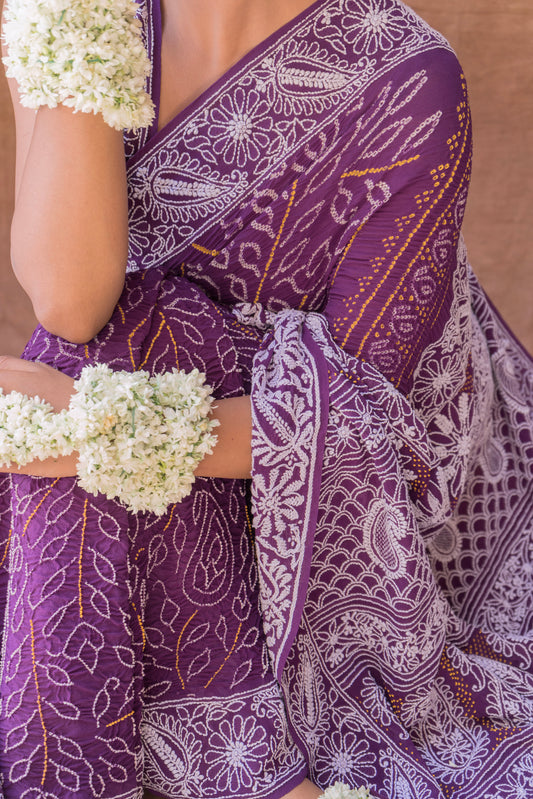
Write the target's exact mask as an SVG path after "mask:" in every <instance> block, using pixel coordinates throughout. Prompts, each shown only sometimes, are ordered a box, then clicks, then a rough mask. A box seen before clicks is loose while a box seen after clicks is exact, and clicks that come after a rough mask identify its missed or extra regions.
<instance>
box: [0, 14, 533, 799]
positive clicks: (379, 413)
mask: <svg viewBox="0 0 533 799" xmlns="http://www.w3.org/2000/svg"><path fill="white" fill-rule="evenodd" d="M140 13H141V17H142V20H143V25H144V32H145V36H146V45H147V47H148V50H149V52H150V55H151V57H152V60H153V64H154V70H153V75H152V78H151V85H150V88H151V91H152V93H153V96H154V99H155V100H156V102H157V98H158V86H159V77H160V74H159V54H160V38H161V26H160V17H159V8H158V6H157V2H155V3H153V4H145V3H141V4H140ZM126 144H127V155H128V185H129V193H130V260H129V271H130V274H129V276H128V278H127V282H126V288H125V291H124V293H123V296H122V298H121V300H120V302H119V305H118V306H117V309H116V311H115V313H114V316H113V318H112V319H111V320H110V322H109V324H108V325H107V326H106V327H105V328H104V330H103V331H102V332H101V333H100V334H99V335H98V336H97V337H96V338H95V339H94V340H93V341H92V342H90V343H89V344H87V345H72V344H69V343H67V342H65V341H62V340H60V339H57V338H55V337H53V336H51V335H49V334H48V333H46V331H44V330H43V329H42V328H38V329H37V331H36V332H35V334H34V336H33V338H32V340H31V341H30V343H29V345H28V348H27V350H26V357H28V358H39V359H40V360H44V361H46V362H48V363H51V364H53V365H54V366H56V367H58V368H60V369H63V370H64V371H66V372H68V373H70V374H78V373H79V371H80V370H81V368H82V367H83V366H84V365H85V364H86V363H92V362H97V361H105V362H107V363H109V364H110V365H111V366H113V367H115V368H124V369H140V368H145V369H148V370H151V371H162V370H164V369H168V368H171V367H173V366H179V367H180V368H184V369H191V368H193V367H195V366H196V367H198V368H200V369H201V370H202V371H204V372H205V373H206V375H207V377H208V381H209V382H210V383H211V384H212V385H213V386H214V390H215V395H216V396H218V397H222V396H234V395H236V394H242V393H251V396H252V407H253V418H254V433H253V479H252V483H251V487H250V486H249V485H248V484H247V483H246V482H244V481H229V480H198V481H197V482H196V484H195V487H194V490H193V493H192V494H191V496H190V497H189V498H188V499H187V500H185V501H184V502H183V503H180V504H179V505H176V506H175V507H172V508H170V509H169V510H168V513H167V514H166V515H165V516H164V517H162V518H160V519H156V518H155V517H152V516H150V515H149V514H139V515H137V516H134V515H131V514H128V513H127V512H126V511H125V509H124V508H122V507H121V506H120V505H119V504H118V503H113V502H109V501H107V500H104V499H103V498H102V497H96V498H95V497H93V496H90V495H87V494H85V493H84V492H83V491H81V490H80V489H79V488H78V487H77V485H76V481H75V480H70V479H61V480H55V481H54V480H45V479H34V478H26V477H16V478H13V480H12V481H7V480H6V487H5V492H4V495H3V498H4V502H5V504H4V506H3V507H2V521H3V522H4V527H5V533H4V550H3V552H2V554H3V563H2V566H3V568H4V572H3V575H2V580H3V586H4V595H5V597H6V613H5V623H4V637H3V665H2V681H1V693H2V706H1V716H0V734H1V739H2V754H1V772H2V780H3V782H2V790H3V792H4V795H5V796H6V797H28V798H29V797H32V799H33V797H35V798H36V797H47V798H48V799H53V798H54V799H55V797H57V799H60V798H61V799H63V798H64V797H76V799H82V798H83V799H86V797H89V796H97V797H106V798H107V799H119V797H123V798H124V797H128V799H134V797H141V796H142V785H143V783H144V785H145V786H146V787H149V788H151V789H152V790H154V791H156V792H158V793H161V795H163V796H168V797H171V799H175V798H177V797H185V796H192V797H200V796H202V797H209V796H213V797H215V796H216V797H230V796H240V797H251V796H259V797H265V798H266V797H272V799H275V797H278V796H281V795H283V794H284V793H286V792H287V791H288V790H289V789H290V788H291V787H294V786H295V785H296V784H297V783H298V782H299V781H301V780H302V779H303V777H304V776H305V775H306V774H309V776H310V777H311V778H312V779H314V780H315V781H316V782H317V784H319V785H320V786H322V787H325V786H327V785H328V784H330V783H332V782H334V781H335V780H336V779H341V780H343V781H344V782H347V783H349V784H352V785H359V784H361V783H365V784H367V785H369V786H370V788H371V791H372V793H373V794H374V795H375V796H376V797H381V799H392V798H393V797H399V796H401V797H413V799H414V797H416V799H437V798H438V799H445V798H446V799H447V798H448V797H451V796H453V797H456V799H480V797H485V796H489V795H490V796H501V797H506V799H507V797H509V799H511V797H513V799H515V797H516V796H520V795H522V796H524V797H529V796H532V797H533V785H532V784H531V774H532V773H533V761H532V755H531V752H532V744H533V677H532V674H531V672H532V637H531V636H532V632H531V615H532V612H531V608H532V588H533V568H532V551H533V540H532V536H533V466H532V464H533V422H532V416H531V408H532V407H533V369H532V364H531V360H530V359H529V358H528V356H527V355H526V354H525V352H524V351H523V350H522V349H521V348H520V346H519V344H517V342H515V341H514V339H513V338H512V336H511V335H510V334H509V332H508V331H507V330H506V329H505V328H504V326H503V325H502V323H501V321H500V320H499V319H498V317H497V315H496V314H495V312H494V311H493V310H492V309H491V308H490V306H489V304H488V302H487V300H486V298H485V297H484V295H483V293H482V292H481V290H480V288H479V286H478V285H477V283H476V280H475V278H474V277H473V275H472V274H471V273H470V271H469V268H468V264H467V260H466V252H465V249H464V245H463V243H462V240H461V236H460V229H461V222H462V216H463V210H464V205H465V202H466V195H467V190H468V180H469V172H470V156H471V128H470V118H469V112H468V101H467V94H466V87H465V82H464V78H463V76H462V74H461V70H460V67H459V65H458V64H457V61H456V59H455V56H454V55H453V53H452V52H451V51H450V48H449V46H448V45H447V43H446V42H445V41H444V40H443V39H442V38H441V37H440V36H439V35H438V34H436V33H435V32H434V31H432V30H431V29H429V28H428V27H427V26H426V25H425V24H424V23H423V22H422V21H421V20H420V19H418V18H417V17H416V16H415V15H414V14H413V13H412V12H411V11H410V10H409V9H408V8H407V7H405V6H404V5H403V4H402V3H399V2H397V1H396V0H319V2H316V3H315V4H314V5H312V6H311V7H310V8H309V9H308V10H307V11H306V12H304V13H303V14H301V15H300V16H299V17H298V18H297V19H296V20H294V21H293V22H291V23H290V24H289V25H287V26H285V28H283V29H282V30H280V31H278V32H277V33H276V34H274V35H273V36H271V37H270V38H269V39H268V40H267V41H265V42H264V43H262V44H261V45H260V46H259V47H257V48H255V49H254V50H253V51H252V52H251V53H249V54H248V55H247V56H246V57H245V58H244V59H243V60H242V61H241V62H239V64H237V65H236V66H235V67H234V68H233V69H232V70H230V72H229V73H227V74H226V75H225V76H224V77H223V78H221V79H220V80H219V81H218V82H217V83H216V84H215V85H214V86H213V87H211V89H209V90H208V91H207V92H206V93H205V94H204V95H202V96H201V97H199V98H198V99H197V100H196V101H195V102H194V103H193V104H192V105H191V106H190V107H188V108H187V109H185V110H184V111H183V112H182V113H180V114H179V115H178V116H177V117H176V118H175V119H174V120H173V121H172V122H171V123H169V124H168V125H167V126H165V127H164V128H163V129H162V130H161V131H160V132H158V133H157V132H156V130H155V128H154V129H153V130H152V131H147V132H143V133H141V134H139V135H138V136H135V137H134V136H127V137H126ZM8 483H9V484H11V483H12V485H8ZM520 792H521V793H520Z"/></svg>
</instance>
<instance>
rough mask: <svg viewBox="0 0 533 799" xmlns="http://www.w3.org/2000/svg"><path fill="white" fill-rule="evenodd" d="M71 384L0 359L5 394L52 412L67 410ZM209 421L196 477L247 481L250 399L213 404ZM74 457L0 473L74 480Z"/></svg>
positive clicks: (41, 367) (45, 369)
mask: <svg viewBox="0 0 533 799" xmlns="http://www.w3.org/2000/svg"><path fill="white" fill-rule="evenodd" d="M73 384H74V380H73V379H72V378H71V377H68V376H67V375H64V374H62V372H58V371H57V370H56V369H53V368H52V367H51V366H48V365H46V364H43V363H38V362H34V361H23V360H19V359H18V358H12V357H10V356H3V357H0V386H1V387H2V389H3V391H4V393H5V394H8V393H9V392H10V391H20V392H21V393H23V394H27V395H28V396H36V395H37V394H38V395H39V396H40V397H41V398H43V399H45V400H46V401H47V402H49V403H50V404H51V405H52V406H53V407H54V409H55V410H56V411H60V410H62V409H63V408H67V407H68V405H69V401H70V397H71V394H72V391H73ZM212 416H213V418H215V419H218V421H219V422H220V426H219V427H217V429H216V431H215V432H216V434H217V436H218V442H217V444H216V446H215V448H214V449H213V452H212V454H211V455H206V456H205V458H204V459H203V460H202V461H201V463H200V464H199V466H198V468H197V469H196V472H195V474H196V476H197V477H227V478H236V479H237V478H247V477H250V472H251V464H252V451H251V438H252V415H251V408H250V397H248V396H243V397H231V398H229V399H223V400H217V402H216V404H215V406H214V408H213V414H212ZM76 463H77V457H76V455H68V456H65V457H61V458H57V459H54V458H49V459H47V460H44V461H40V460H36V461H33V463H30V464H28V465H27V466H24V467H21V468H18V467H17V466H12V467H11V468H0V472H11V473H14V474H30V475H33V476H35V477H74V476H75V475H76Z"/></svg>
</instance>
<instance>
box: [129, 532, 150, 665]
mask: <svg viewBox="0 0 533 799" xmlns="http://www.w3.org/2000/svg"><path fill="white" fill-rule="evenodd" d="M143 549H144V547H143ZM140 552H142V550H140ZM137 554H140V553H137ZM131 605H132V607H133V610H134V611H135V613H136V615H137V621H138V622H139V627H140V628H141V635H142V637H143V652H144V650H145V649H146V632H145V630H144V625H143V623H142V619H141V617H140V614H139V613H138V611H137V608H136V607H135V602H132V603H131Z"/></svg>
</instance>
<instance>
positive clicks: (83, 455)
mask: <svg viewBox="0 0 533 799" xmlns="http://www.w3.org/2000/svg"><path fill="white" fill-rule="evenodd" d="M74 387H75V393H74V394H73V396H72V398H71V401H70V405H69V408H68V410H67V411H62V412H61V413H54V411H53V409H52V408H51V406H50V405H48V404H47V403H45V402H43V401H42V400H40V399H39V398H38V397H36V398H29V397H26V396H24V395H22V394H19V393H18V392H12V393H11V394H8V395H3V394H1V392H0V464H1V465H9V464H10V463H16V464H18V465H19V466H25V465H26V464H27V463H29V462H30V461H32V460H34V459H35V458H40V459H44V458H47V457H49V456H53V457H57V456H59V455H69V454H70V453H71V452H74V451H77V452H78V453H79V460H78V479H79V483H80V485H81V486H82V488H84V489H85V490H86V491H88V492H90V493H92V494H97V493H99V492H100V493H103V494H105V495H106V496H108V497H110V498H118V499H119V500H121V501H122V502H123V503H124V504H126V505H127V506H128V508H129V509H130V510H132V511H135V512H137V511H151V512H153V513H155V514H157V515H161V514H163V513H164V512H165V511H166V509H167V507H168V505H170V504H173V503H175V502H180V501H181V500H182V499H183V498H184V497H186V496H187V495H188V494H189V493H190V491H191V488H192V485H193V482H194V471H195V469H196V467H197V466H198V464H199V463H200V461H201V460H202V459H203V458H204V456H205V455H207V454H209V453H211V452H212V449H213V446H214V445H215V444H216V441H217V437H216V435H214V434H213V429H214V428H215V427H216V426H217V424H218V422H217V421H216V420H213V419H210V418H209V416H210V412H211V405H212V401H213V398H212V396H211V393H210V387H209V386H208V385H205V379H204V375H202V374H201V373H200V372H198V370H197V369H194V370H193V371H192V372H189V373H186V372H183V371H178V370H177V369H174V370H173V371H172V372H167V373H165V374H163V375H156V376H155V377H150V376H149V374H148V373H147V372H133V373H130V372H113V371H112V370H111V369H110V368H109V367H108V366H105V365H103V364H101V365H98V366H86V367H85V368H84V369H83V371H82V373H81V376H80V378H79V380H77V381H76V382H75V384H74Z"/></svg>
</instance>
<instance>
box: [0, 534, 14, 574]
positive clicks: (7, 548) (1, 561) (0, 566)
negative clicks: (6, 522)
mask: <svg viewBox="0 0 533 799" xmlns="http://www.w3.org/2000/svg"><path fill="white" fill-rule="evenodd" d="M12 535H13V528H12V527H10V528H9V535H8V537H7V541H6V546H5V549H4V555H3V557H2V560H0V568H2V566H3V565H4V563H5V561H6V558H7V553H8V552H9V544H10V543H11V536H12Z"/></svg>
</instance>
